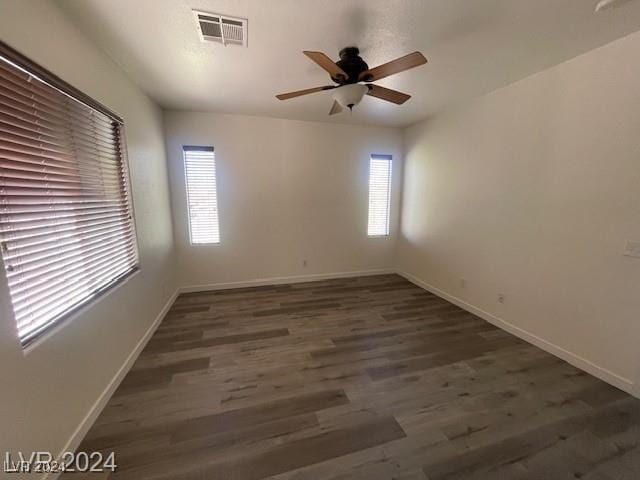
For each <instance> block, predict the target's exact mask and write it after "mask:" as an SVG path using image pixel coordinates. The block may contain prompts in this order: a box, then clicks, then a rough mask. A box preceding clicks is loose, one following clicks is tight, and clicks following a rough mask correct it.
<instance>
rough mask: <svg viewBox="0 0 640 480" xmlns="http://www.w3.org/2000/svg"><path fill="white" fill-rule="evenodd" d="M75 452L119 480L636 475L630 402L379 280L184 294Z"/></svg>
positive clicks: (449, 308)
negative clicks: (111, 463)
mask: <svg viewBox="0 0 640 480" xmlns="http://www.w3.org/2000/svg"><path fill="white" fill-rule="evenodd" d="M80 450H82V451H89V452H90V451H96V450H99V451H103V452H105V453H106V452H111V451H114V452H115V453H116V461H117V464H118V469H117V470H116V471H115V472H114V473H112V474H111V475H110V477H109V478H111V479H117V480H120V479H135V480H140V479H207V480H218V479H220V480H234V479H238V480H258V479H267V478H268V479H278V480H303V479H313V480H330V479H331V480H346V479H361V480H383V479H384V480H387V479H396V480H427V479H428V480H444V479H447V480H454V479H465V480H468V479H483V480H485V479H500V480H504V479H516V480H519V479H531V480H533V479H535V480H554V479H574V478H581V479H585V480H625V479H635V480H637V479H638V478H640V401H639V400H636V399H634V398H632V397H630V396H629V395H627V394H625V393H623V392H621V391H619V390H617V389H615V388H613V387H611V386H609V385H607V384H605V383H603V382H601V381H599V380H597V379H595V378H594V377H592V376H590V375H587V374H585V373H584V372H582V371H580V370H578V369H576V368H574V367H572V366H571V365H569V364H567V363H565V362H563V361H561V360H559V359H557V358H555V357H553V356H551V355H549V354H547V353H545V352H543V351H542V350H540V349H538V348H536V347H534V346H531V345H529V344H527V343H525V342H523V341H521V340H519V339H517V338H515V337H513V336H511V335H509V334H507V333H505V332H503V331H502V330H499V329H497V328H495V327H493V326H492V325H490V324H488V323H486V322H485V321H483V320H481V319H479V318H477V317H475V316H474V315H472V314H470V313H467V312H465V311H463V310H461V309H459V308H458V307H456V306H454V305H451V304H449V303H447V302H446V301H444V300H442V299H440V298H438V297H436V296H434V295H431V294H429V293H427V292H425V291H424V290H422V289H420V288H418V287H416V286H414V285H412V284H411V283H409V282H407V281H406V280H404V279H402V278H401V277H399V276H396V275H380V276H374V277H361V278H351V279H339V280H330V281H321V282H313V283H302V284H293V285H279V286H269V287H258V288H244V289H236V290H224V291H217V292H203V293H192V294H187V295H182V296H180V297H179V298H178V300H177V301H176V303H175V305H174V306H173V308H172V309H171V311H170V312H169V314H168V315H167V317H166V318H165V319H164V321H163V322H162V324H161V325H160V327H159V328H158V330H157V332H156V333H155V335H154V336H153V338H152V339H151V341H150V342H149V344H148V345H147V347H146V348H145V350H144V351H143V352H142V354H141V355H140V357H139V359H138V360H137V362H136V364H135V365H134V367H133V369H132V370H131V371H130V372H129V374H128V375H127V377H126V378H125V379H124V381H123V382H122V384H121V385H120V387H119V389H118V390H117V391H116V393H115V395H114V396H113V398H112V399H111V400H110V402H109V403H108V405H107V406H106V408H105V409H104V411H103V413H102V414H101V416H100V417H99V418H98V420H97V421H96V423H95V425H94V426H93V427H92V428H91V430H90V431H89V433H88V434H87V436H86V438H85V440H84V442H83V443H82V445H81V447H80ZM64 478H71V479H72V478H74V476H73V474H66V475H65V476H64ZM100 478H104V477H100Z"/></svg>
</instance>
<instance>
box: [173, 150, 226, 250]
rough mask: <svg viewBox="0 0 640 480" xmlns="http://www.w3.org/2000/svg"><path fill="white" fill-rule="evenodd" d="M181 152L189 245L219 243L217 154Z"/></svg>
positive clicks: (204, 151)
mask: <svg viewBox="0 0 640 480" xmlns="http://www.w3.org/2000/svg"><path fill="white" fill-rule="evenodd" d="M182 150H183V155H184V173H185V178H186V182H187V208H188V210H189V236H190V238H191V243H192V244H212V243H220V228H219V226H218V195H217V191H216V154H215V152H214V151H213V147H183V149H182Z"/></svg>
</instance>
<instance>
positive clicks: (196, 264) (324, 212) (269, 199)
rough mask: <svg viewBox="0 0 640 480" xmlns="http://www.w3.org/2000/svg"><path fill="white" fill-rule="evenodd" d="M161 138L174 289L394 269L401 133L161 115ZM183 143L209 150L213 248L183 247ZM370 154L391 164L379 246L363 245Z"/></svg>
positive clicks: (375, 241) (231, 117) (254, 119)
mask: <svg viewBox="0 0 640 480" xmlns="http://www.w3.org/2000/svg"><path fill="white" fill-rule="evenodd" d="M165 137H166V139H167V154H168V160H169V171H170V177H171V191H172V200H173V214H174V224H175V229H176V244H177V249H178V260H177V261H178V265H179V272H180V279H181V282H182V284H183V285H204V284H216V283H228V282H244V281H250V280H255V279H266V278H274V277H288V276H298V275H313V274H327V273H341V272H352V271H363V270H372V269H383V268H389V267H392V266H393V257H394V251H395V240H396V231H397V226H398V212H399V198H400V197H399V193H400V183H401V168H400V167H401V144H402V135H401V132H400V130H397V129H391V128H382V127H365V126H349V125H334V124H329V123H317V122H303V121H293V120H280V119H271V118H261V117H248V116H237V115H218V114H207V113H194V112H165ZM183 145H213V146H214V148H215V152H216V163H217V174H218V205H219V210H220V230H221V243H220V244H219V245H214V246H191V245H190V244H189V233H188V223H187V216H186V211H187V210H186V209H187V206H186V192H185V181H184V162H183V157H182V146H183ZM371 153H387V154H392V155H393V157H394V164H393V190H392V191H393V198H392V217H391V226H392V235H391V236H389V237H385V238H368V237H367V208H368V167H369V155H370V154H371ZM304 259H306V260H307V267H304V266H303V260H304Z"/></svg>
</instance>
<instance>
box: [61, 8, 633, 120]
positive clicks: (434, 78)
mask: <svg viewBox="0 0 640 480" xmlns="http://www.w3.org/2000/svg"><path fill="white" fill-rule="evenodd" d="M58 3H59V4H60V5H61V6H62V7H63V9H65V10H66V11H67V12H68V13H69V14H71V16H72V17H73V18H74V20H75V21H76V22H77V23H78V24H79V25H80V26H81V27H82V28H83V29H84V30H85V32H86V33H87V35H89V36H91V37H92V38H93V39H95V41H96V42H97V43H98V44H99V45H100V46H101V47H102V48H103V49H104V50H105V51H106V52H107V53H108V54H109V55H110V56H111V57H112V58H113V59H114V60H115V62H116V63H118V64H119V65H120V66H121V68H122V69H123V70H125V71H126V72H127V73H128V74H129V76H130V77H131V78H132V79H133V80H134V81H135V82H136V83H137V84H138V85H139V86H140V87H142V88H143V89H144V90H145V91H146V92H147V93H148V94H149V95H150V96H151V97H153V98H154V99H155V100H156V101H157V102H158V103H159V104H160V105H161V106H163V107H164V108H168V109H190V110H200V111H202V110H209V111H215V112H225V113H240V114H251V115H266V116H272V117H283V118H292V119H303V120H320V121H334V122H348V123H367V124H380V125H392V126H405V125H408V124H411V123H413V122H415V121H418V120H420V119H422V118H425V117H427V116H429V115H431V114H433V113H434V112H436V111H438V110H440V109H442V108H443V107H445V106H447V105H451V104H453V103H455V102H459V101H461V100H463V99H467V98H470V97H474V96H477V95H480V94H483V93H486V92H489V91H492V90H495V89H496V88H498V87H500V86H503V85H507V84H509V83H511V82H513V81H515V80H518V79H521V78H524V77H526V76H527V75H530V74H532V73H534V72H537V71H540V70H543V69H545V68H547V67H549V66H552V65H555V64H557V63H560V62H562V61H564V60H566V59H569V58H572V57H574V56H576V55H578V54H580V53H583V52H586V51H588V50H591V49H593V48H595V47H597V46H600V45H603V44H605V43H608V42H610V41H612V40H614V39H616V38H619V37H622V36H624V35H626V34H629V33H631V32H634V31H636V30H638V29H640V1H634V2H630V3H626V4H624V5H623V6H622V7H620V8H618V9H615V10H610V11H607V12H604V13H600V14H597V15H596V14H594V13H593V9H594V6H595V4H596V3H597V0H106V1H105V0H58ZM192 8H196V9H199V10H204V11H210V12H213V13H221V14H227V15H233V16H239V17H244V18H248V19H249V35H248V38H249V46H248V48H246V49H245V48H242V47H237V46H228V47H224V46H222V45H220V44H212V43H202V42H200V40H199V37H198V33H197V29H196V23H195V20H194V17H193V15H192V13H191V9H192ZM347 45H356V46H358V47H360V50H361V55H362V56H363V58H364V59H365V61H367V63H368V64H369V66H375V65H378V64H380V63H384V62H386V61H389V60H392V59H394V58H396V57H398V56H401V55H404V54H406V53H409V52H412V51H415V50H419V51H421V52H423V53H424V55H425V56H426V57H427V58H428V59H429V63H428V64H427V65H425V66H422V67H418V68H416V69H414V70H411V71H408V72H404V73H401V74H398V75H396V76H393V77H389V78H386V79H384V80H381V81H380V82H378V83H379V84H380V85H383V86H386V87H389V88H394V89H397V90H401V91H403V92H406V93H409V94H411V95H412V96H413V98H412V99H411V100H409V101H408V102H407V103H406V104H404V105H403V106H396V105H393V104H389V103H386V102H383V101H381V100H378V99H375V98H372V97H365V99H364V100H363V102H362V103H361V104H360V105H359V106H358V107H357V108H356V109H355V110H354V113H353V114H352V115H349V113H345V114H341V115H337V116H335V118H334V117H332V118H331V119H330V118H329V117H328V116H327V112H328V111H329V108H330V106H331V97H330V95H331V94H330V92H322V93H318V94H314V95H309V96H306V97H300V98H297V99H292V100H288V101H285V102H281V101H279V100H277V99H276V98H275V97H274V95H275V94H276V93H281V92H287V91H290V90H298V89H302V88H309V87H314V86H319V85H326V84H327V83H330V82H328V75H327V74H326V73H325V72H324V71H323V70H321V69H320V68H319V67H318V66H316V65H315V64H313V63H312V62H311V61H310V60H308V59H307V58H306V57H305V56H303V55H302V50H320V51H323V52H325V53H327V54H328V55H329V56H330V57H332V58H334V59H337V54H338V51H339V50H340V49H341V48H342V47H344V46H347Z"/></svg>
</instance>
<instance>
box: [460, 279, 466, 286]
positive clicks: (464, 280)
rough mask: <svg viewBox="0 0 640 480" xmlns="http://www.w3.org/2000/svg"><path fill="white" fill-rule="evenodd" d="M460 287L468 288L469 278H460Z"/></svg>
mask: <svg viewBox="0 0 640 480" xmlns="http://www.w3.org/2000/svg"><path fill="white" fill-rule="evenodd" d="M460 288H467V280H466V279H464V278H461V279H460Z"/></svg>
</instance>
